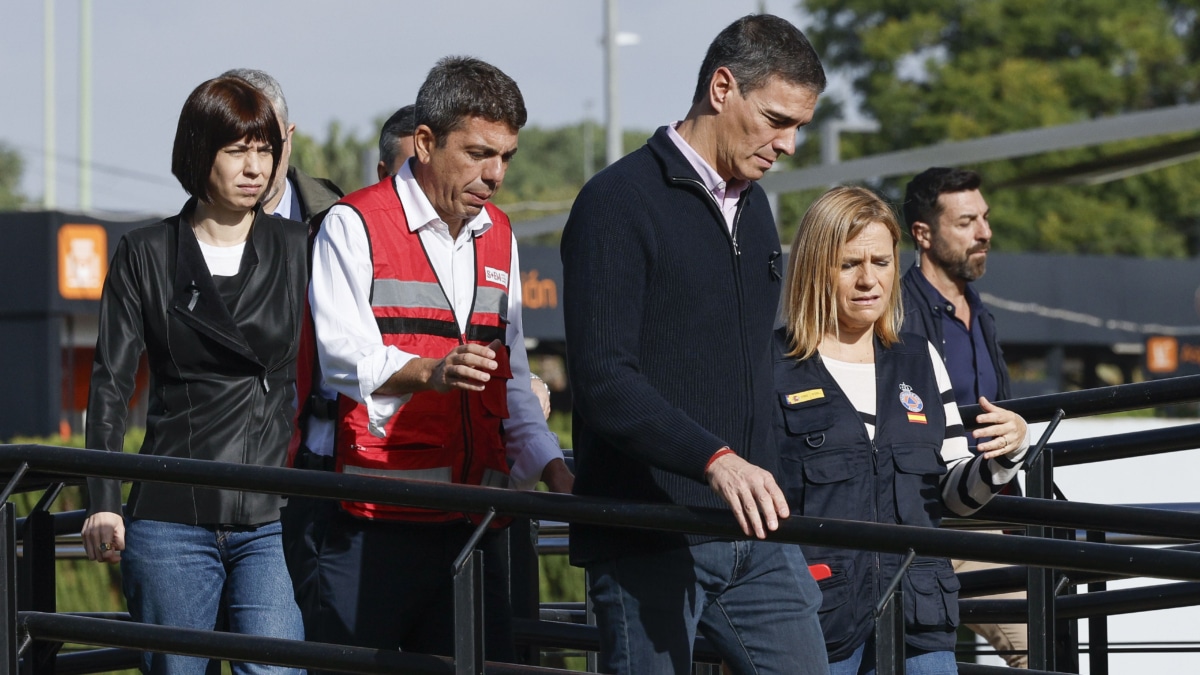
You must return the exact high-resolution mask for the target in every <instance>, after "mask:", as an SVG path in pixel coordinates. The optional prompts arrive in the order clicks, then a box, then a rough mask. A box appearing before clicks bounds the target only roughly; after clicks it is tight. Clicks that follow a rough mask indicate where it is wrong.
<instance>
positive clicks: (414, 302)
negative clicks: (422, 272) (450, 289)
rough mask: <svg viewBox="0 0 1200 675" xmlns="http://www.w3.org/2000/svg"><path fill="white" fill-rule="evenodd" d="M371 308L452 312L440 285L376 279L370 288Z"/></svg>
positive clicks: (425, 282)
mask: <svg viewBox="0 0 1200 675" xmlns="http://www.w3.org/2000/svg"><path fill="white" fill-rule="evenodd" d="M371 306H372V307H410V308H411V307H420V308H425V309H443V310H446V311H453V310H451V308H450V304H449V302H447V301H446V294H445V293H443V292H442V287H441V285H440V284H438V283H437V282H436V281H435V282H427V281H400V280H398V279H376V280H375V282H374V284H372V286H371Z"/></svg>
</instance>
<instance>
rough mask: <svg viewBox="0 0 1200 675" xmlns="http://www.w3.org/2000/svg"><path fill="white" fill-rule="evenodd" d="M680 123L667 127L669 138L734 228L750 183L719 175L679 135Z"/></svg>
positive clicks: (727, 221)
mask: <svg viewBox="0 0 1200 675" xmlns="http://www.w3.org/2000/svg"><path fill="white" fill-rule="evenodd" d="M678 126H679V122H674V123H672V124H669V125H667V137H668V138H670V139H671V142H672V143H674V144H675V147H676V148H679V152H681V153H683V156H684V158H685V159H687V161H688V164H691V165H692V168H693V169H695V170H696V173H697V174H699V176H700V181H701V182H702V183H704V187H705V188H707V189H708V191H709V192H710V193H712V196H713V198H714V199H716V200H717V204H718V205H719V206H720V207H721V212H722V213H723V214H725V220H726V223H727V224H729V226H730V227H732V226H733V214H734V213H735V212H736V211H737V203H738V200H739V199H741V197H742V192H744V191H745V190H746V188H747V187H748V186H749V185H750V181H744V180H731V181H726V180H725V179H724V178H721V176H720V175H719V174H718V173H717V170H716V169H714V168H712V167H711V166H709V164H708V162H706V161H704V158H703V157H701V156H700V153H698V152H696V149H695V148H693V147H692V146H691V145H688V142H687V141H686V140H684V138H683V136H680V135H679V131H677V130H676V127H678Z"/></svg>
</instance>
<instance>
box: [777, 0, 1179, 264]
mask: <svg viewBox="0 0 1200 675" xmlns="http://www.w3.org/2000/svg"><path fill="white" fill-rule="evenodd" d="M802 5H803V7H804V9H805V10H806V11H807V12H808V13H809V15H810V16H811V17H812V27H811V28H810V30H809V31H808V35H809V36H810V37H811V38H812V40H813V43H814V45H815V46H816V48H817V50H818V52H819V53H820V54H821V55H822V59H823V61H824V63H825V64H826V67H827V68H828V69H830V70H831V71H837V72H839V73H840V74H842V75H844V76H846V77H848V78H849V79H850V80H851V81H852V83H853V87H854V90H855V93H856V94H857V96H858V97H859V101H860V103H861V107H862V110H863V112H865V113H866V114H867V115H869V116H871V117H873V118H874V119H876V120H878V121H879V123H880V125H881V131H880V133H878V134H855V135H849V136H847V137H845V138H844V139H843V147H842V155H843V156H845V157H854V156H863V155H870V154H875V153H879V152H886V151H892V150H900V149H906V148H913V147H919V146H925V145H930V144H934V143H938V142H941V141H954V140H964V139H970V138H978V137H981V136H987V135H991V134H998V133H1003V132H1008V131H1017V130H1023V129H1030V128H1035V127H1044V126H1052V125H1059V124H1066V123H1071V122H1079V121H1084V120H1088V119H1094V118H1100V117H1106V116H1111V115H1117V114H1121V113H1127V112H1132V111H1137V110H1146V109H1151V108H1156V107H1161V106H1169V105H1175V104H1179V103H1185V102H1192V101H1195V100H1197V99H1198V98H1200V65H1198V63H1197V59H1196V57H1197V52H1200V32H1198V30H1197V28H1198V26H1197V10H1198V9H1200V3H1197V2H1195V1H1194V0H1187V1H1185V0H1074V1H1073V2H1058V1H1056V0H906V1H904V2H896V1H894V0H805V1H804V2H803V3H802ZM823 108H824V109H823V110H821V111H820V113H821V117H826V116H830V115H836V114H838V111H837V110H836V109H835V106H830V105H824V106H823ZM1162 140H1163V139H1161V138H1159V139H1151V140H1148V141H1136V142H1132V141H1131V142H1124V143H1115V144H1109V145H1107V146H1104V147H1098V148H1083V149H1076V150H1072V151H1066V152H1056V153H1050V154H1045V155H1039V156H1034V157H1026V158H1020V159H1015V160H1010V161H1003V162H992V163H989V164H987V165H985V166H982V167H978V168H979V169H980V170H981V172H982V173H983V175H984V178H985V181H986V182H985V189H986V190H987V196H988V199H989V201H990V202H991V205H992V213H993V217H992V224H993V227H994V228H995V229H996V231H997V232H998V235H997V238H996V245H997V248H1000V249H1009V250H1044V251H1063V252H1079V253H1122V254H1135V255H1165V256H1172V255H1180V254H1181V253H1183V252H1184V250H1185V248H1186V247H1185V246H1184V241H1185V238H1186V236H1187V235H1188V234H1189V233H1190V232H1191V230H1192V228H1193V222H1194V221H1195V220H1196V218H1197V216H1198V215H1200V201H1198V197H1197V196H1198V195H1200V177H1198V176H1196V175H1195V174H1196V172H1195V165H1194V164H1182V165H1176V166H1174V167H1170V168H1167V169H1162V170H1158V171H1154V172H1150V173H1144V174H1141V175H1138V176H1135V177H1132V178H1127V179H1124V180H1120V181H1115V182H1111V183H1106V184H1101V185H1094V186H1037V187H1030V188H1020V189H1017V188H1012V189H1001V188H1000V187H999V186H1001V185H1002V184H1003V183H1004V182H1006V181H1010V180H1013V179H1016V178H1018V177H1020V176H1025V175H1029V174H1033V173H1037V172H1040V171H1044V170H1047V169H1051V168H1056V167H1064V166H1069V165H1073V164H1076V163H1079V162H1083V161H1087V160H1093V159H1097V158H1100V157H1105V156H1109V155H1113V154H1116V153H1121V152H1127V151H1130V150H1133V149H1137V148H1141V147H1146V146H1149V145H1153V144H1155V143H1159V142H1162ZM817 143H819V139H818V138H817V137H816V135H809V137H808V139H807V140H806V142H805V144H804V147H803V148H802V150H801V152H800V153H798V155H799V156H800V157H803V158H804V159H807V160H809V161H811V160H812V159H813V158H814V157H815V154H816V152H817V150H818V149H817V147H816V145H817ZM907 179H908V177H903V178H899V179H894V180H891V181H887V182H886V183H885V184H884V185H883V186H882V187H883V189H884V190H885V192H887V193H889V195H890V196H891V197H893V198H897V197H899V196H900V195H901V194H902V190H903V185H904V182H905V181H907ZM988 185H991V186H992V187H988Z"/></svg>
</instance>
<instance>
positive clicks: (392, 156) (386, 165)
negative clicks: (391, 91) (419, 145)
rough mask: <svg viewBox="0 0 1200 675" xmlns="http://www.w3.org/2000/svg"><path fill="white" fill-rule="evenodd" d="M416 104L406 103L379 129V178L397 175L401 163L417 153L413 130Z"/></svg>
mask: <svg viewBox="0 0 1200 675" xmlns="http://www.w3.org/2000/svg"><path fill="white" fill-rule="evenodd" d="M416 128H417V125H416V106H415V105H406V106H404V107H403V108H401V109H399V110H397V111H396V112H394V113H392V116H391V117H389V118H388V119H387V121H386V122H384V123H383V128H382V129H380V130H379V164H378V165H377V166H376V167H375V172H376V173H377V174H378V175H379V180H384V179H386V178H388V177H390V176H395V175H396V174H397V173H398V172H399V171H400V165H402V164H404V163H405V162H407V161H408V158H409V157H412V156H413V155H414V154H416V151H415V150H414V149H413V132H415V131H416Z"/></svg>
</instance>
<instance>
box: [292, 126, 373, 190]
mask: <svg viewBox="0 0 1200 675" xmlns="http://www.w3.org/2000/svg"><path fill="white" fill-rule="evenodd" d="M380 126H382V120H379V121H378V123H377V125H376V130H375V135H374V136H372V137H369V138H365V139H359V138H358V137H357V136H355V135H354V134H343V133H342V125H341V124H339V123H338V122H337V120H334V121H333V122H330V123H329V127H328V129H327V133H326V138H325V140H323V141H318V140H316V139H315V138H313V137H312V136H309V135H307V134H303V133H300V132H299V131H297V132H296V133H295V134H293V135H292V158H291V163H292V164H293V165H295V166H296V168H298V169H301V170H302V171H304V172H305V173H307V174H308V175H310V176H318V177H320V178H328V179H329V180H331V181H333V182H334V183H335V184H336V185H337V186H338V187H340V188H342V190H344V191H346V192H347V193H348V192H351V191H353V190H357V189H359V188H361V187H363V169H364V157H365V156H366V152H367V151H368V150H369V149H371V148H372V147H373V146H374V145H375V144H376V143H377V142H378V138H379V127H380ZM371 170H372V172H373V171H374V167H371Z"/></svg>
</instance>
